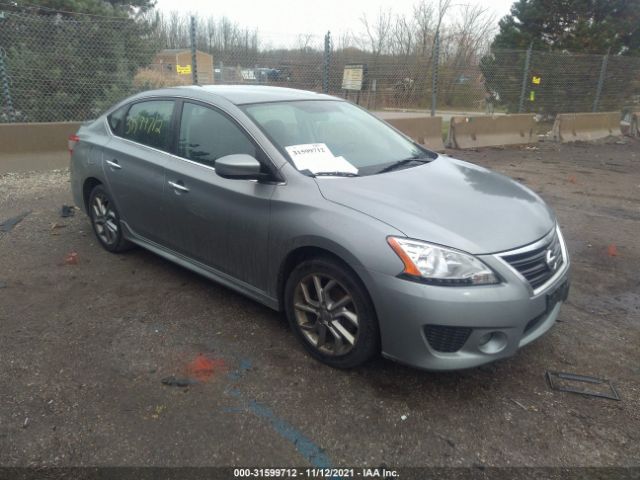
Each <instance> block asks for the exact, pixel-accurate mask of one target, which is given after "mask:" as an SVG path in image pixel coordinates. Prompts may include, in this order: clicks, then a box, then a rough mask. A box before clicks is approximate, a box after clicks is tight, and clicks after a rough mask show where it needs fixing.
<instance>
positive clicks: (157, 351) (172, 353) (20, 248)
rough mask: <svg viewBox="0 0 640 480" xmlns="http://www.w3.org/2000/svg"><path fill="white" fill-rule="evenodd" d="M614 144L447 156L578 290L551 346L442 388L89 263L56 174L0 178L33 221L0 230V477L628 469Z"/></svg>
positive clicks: (638, 199) (639, 414) (1, 195)
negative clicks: (523, 209)
mask: <svg viewBox="0 0 640 480" xmlns="http://www.w3.org/2000/svg"><path fill="white" fill-rule="evenodd" d="M625 142H626V143H624V144H620V143H616V141H610V142H604V143H602V144H598V145H586V144H575V145H562V146H561V145H555V144H540V145H539V146H538V147H529V148H516V149H487V150H481V151H465V152H455V155H456V156H458V157H460V158H463V159H465V160H469V161H471V162H474V163H478V164H481V165H484V166H488V167H490V168H493V169H495V170H497V171H500V172H503V173H506V174H507V175H509V176H511V177H513V178H516V179H517V180H519V181H520V182H524V183H525V184H527V185H528V186H530V187H531V188H532V189H534V190H535V191H537V192H538V193H540V194H541V195H542V197H544V198H545V200H546V201H548V202H549V203H550V204H551V205H552V206H553V207H554V208H555V210H556V212H557V214H558V218H559V221H560V224H561V226H562V228H563V231H564V234H565V237H566V239H567V242H568V245H569V249H570V252H571V254H572V260H573V281H572V291H571V295H570V298H569V301H568V302H567V304H566V305H565V306H564V307H563V310H562V313H561V315H560V318H559V321H558V324H557V325H556V326H555V327H554V328H553V329H552V330H551V332H550V333H549V334H548V335H546V336H545V337H543V338H541V339H539V340H538V341H536V342H534V343H533V344H531V345H530V346H528V347H526V348H524V349H523V350H521V351H520V352H519V354H518V355H517V356H515V357H513V358H511V359H508V360H505V361H501V362H498V363H495V364H492V365H489V366H485V367H482V368H477V369H472V370H468V371H462V372H454V373H429V372H422V371H418V370H415V369H411V368H407V367H403V366H401V365H397V364H394V363H392V362H390V361H386V360H382V359H378V360H375V361H373V362H371V363H369V364H368V365H366V366H364V367H362V368H359V369H356V370H353V371H346V372H345V371H338V370H333V369H331V368H328V367H325V366H323V365H321V364H319V363H316V362H315V361H313V360H312V359H310V358H309V357H308V356H307V355H306V354H305V353H304V352H303V351H302V349H301V347H299V346H298V345H297V343H296V341H295V340H294V338H293V336H292V335H291V334H290V332H289V331H288V327H287V326H286V323H285V322H284V321H283V319H282V318H281V317H280V315H279V314H277V313H275V312H272V311H270V310H268V309H267V308H265V307H263V306H261V305H259V304H257V303H254V302H252V301H250V300H248V299H245V298H243V297H241V296H239V295H237V294H235V293H233V292H231V291H229V290H227V289H225V288H223V287H221V286H218V285H216V284H214V283H211V282H209V281H207V280H205V279H203V278H200V277H198V276H197V275H195V274H192V273H190V272H188V271H186V270H184V269H181V268H179V267H177V266H174V265H173V264H171V263H169V262H167V261H164V260H162V259H160V258H158V257H156V256H154V255H153V254H151V253H148V252H145V251H144V250H141V249H137V250H133V251H131V252H128V253H126V254H123V255H112V254H109V253H107V252H105V251H103V250H102V249H101V248H100V247H99V246H98V245H97V242H96V240H95V239H94V237H93V234H92V232H91V229H90V225H89V223H88V221H87V219H86V218H85V216H84V215H83V214H81V213H80V212H77V213H76V215H75V216H74V217H71V218H60V216H59V210H60V207H61V206H62V205H63V204H69V203H70V202H71V196H70V192H69V181H68V172H66V171H52V172H48V173H31V174H29V173H25V174H7V175H3V176H1V177H0V222H2V221H4V220H6V219H7V218H9V217H12V216H14V215H18V214H20V213H22V212H25V211H31V213H30V214H29V215H28V216H27V217H26V218H25V219H24V220H23V221H22V222H21V223H19V224H18V225H17V226H16V227H15V228H14V229H13V230H12V231H10V232H7V233H0V385H1V386H2V388H1V389H0V465H3V466H70V465H128V466H135V465H155V466H184V465H190V466H201V465H226V466H228V465H241V466H256V465H261V466H291V465H298V466H301V465H314V466H328V465H333V466H344V465H351V466H377V465H381V464H383V463H384V464H386V465H390V466H425V465H430V466H563V467H564V466H630V465H636V466H637V465H639V463H640V408H639V405H640V404H639V400H640V380H639V378H640V377H639V376H640V349H639V348H638V346H639V345H640V276H639V274H638V272H639V271H640V241H639V240H638V237H639V234H640V148H639V147H640V144H639V143H638V142H635V141H631V140H628V141H625ZM70 252H77V257H75V259H76V261H77V262H76V263H75V264H73V263H74V262H73V259H71V264H69V262H65V258H66V257H68V254H69V253H70ZM68 260H69V259H68ZM546 370H559V371H567V372H573V373H580V374H587V375H594V376H597V377H603V378H607V379H609V380H611V381H612V382H613V383H614V384H615V386H616V388H617V389H618V391H619V393H620V396H621V397H622V400H621V401H619V402H618V401H611V400H604V399H599V398H594V397H585V396H581V395H576V394H570V393H562V392H557V391H552V390H550V388H549V387H548V386H547V384H546V382H545V377H544V374H545V371H546ZM172 375H173V376H176V377H178V378H182V377H189V378H197V379H199V380H200V381H199V382H198V383H197V384H195V383H194V384H191V385H189V386H188V387H186V388H180V387H171V386H166V385H163V384H162V379H164V378H166V377H170V376H172Z"/></svg>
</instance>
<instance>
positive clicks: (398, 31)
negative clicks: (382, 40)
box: [389, 15, 415, 57]
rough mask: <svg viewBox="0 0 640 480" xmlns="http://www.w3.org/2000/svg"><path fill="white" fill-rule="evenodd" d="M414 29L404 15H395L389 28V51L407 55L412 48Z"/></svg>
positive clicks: (393, 53)
mask: <svg viewBox="0 0 640 480" xmlns="http://www.w3.org/2000/svg"><path fill="white" fill-rule="evenodd" d="M414 38H415V31H414V29H413V26H412V25H411V23H410V20H407V18H406V17H403V16H400V15H396V17H395V22H394V23H393V27H392V29H391V35H390V40H389V53H391V54H392V55H402V56H404V57H408V56H409V55H411V53H412V52H413V50H414Z"/></svg>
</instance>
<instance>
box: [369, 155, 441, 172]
mask: <svg viewBox="0 0 640 480" xmlns="http://www.w3.org/2000/svg"><path fill="white" fill-rule="evenodd" d="M431 160H432V159H431V158H429V157H410V158H405V159H404V160H398V161H397V162H393V163H392V164H391V165H387V166H386V167H384V168H383V169H382V170H378V171H377V172H376V173H385V172H390V171H391V170H395V169H396V168H399V167H402V166H404V165H408V164H410V163H414V162H418V163H429V162H430V161H431Z"/></svg>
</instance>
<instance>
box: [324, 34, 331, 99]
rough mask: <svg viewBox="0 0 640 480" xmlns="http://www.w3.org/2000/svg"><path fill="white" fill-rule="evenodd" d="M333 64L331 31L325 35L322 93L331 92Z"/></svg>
mask: <svg viewBox="0 0 640 480" xmlns="http://www.w3.org/2000/svg"><path fill="white" fill-rule="evenodd" d="M330 65H331V32H330V31H328V32H327V34H326V35H325V36H324V57H323V62H322V93H329V66H330Z"/></svg>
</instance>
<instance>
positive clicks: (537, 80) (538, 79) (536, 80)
mask: <svg viewBox="0 0 640 480" xmlns="http://www.w3.org/2000/svg"><path fill="white" fill-rule="evenodd" d="M540 80H542V77H536V76H535V75H534V76H533V78H532V79H531V83H534V84H536V85H540Z"/></svg>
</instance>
